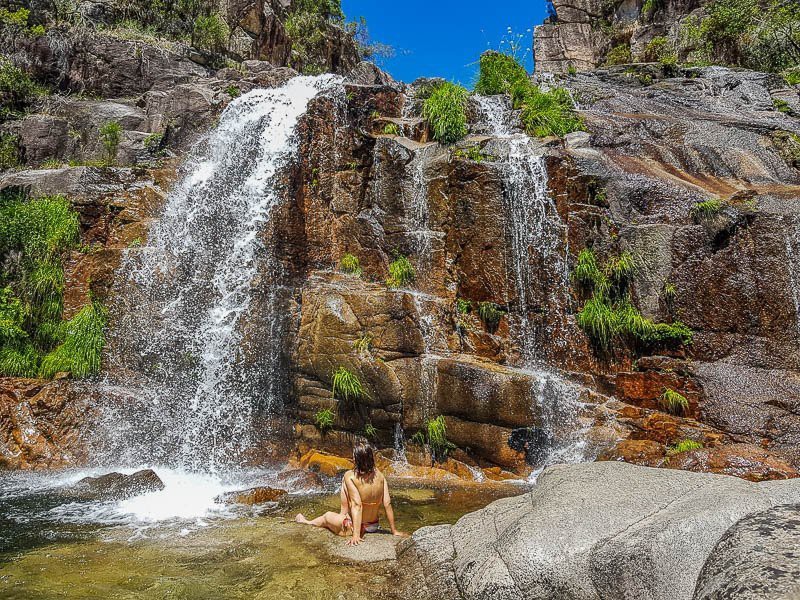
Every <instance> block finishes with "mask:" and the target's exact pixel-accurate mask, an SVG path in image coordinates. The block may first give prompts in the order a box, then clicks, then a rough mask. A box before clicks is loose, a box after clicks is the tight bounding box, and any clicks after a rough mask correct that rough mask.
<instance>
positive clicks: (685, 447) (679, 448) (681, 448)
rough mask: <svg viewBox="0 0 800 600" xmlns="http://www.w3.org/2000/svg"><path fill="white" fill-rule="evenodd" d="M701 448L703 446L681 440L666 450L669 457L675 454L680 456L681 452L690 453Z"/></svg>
mask: <svg viewBox="0 0 800 600" xmlns="http://www.w3.org/2000/svg"><path fill="white" fill-rule="evenodd" d="M702 447H703V444H701V443H700V442H695V441H694V440H681V441H680V442H678V443H677V444H675V445H674V446H670V447H669V448H667V454H668V455H670V456H674V455H676V454H681V453H682V452H691V451H692V450H699V449H700V448H702Z"/></svg>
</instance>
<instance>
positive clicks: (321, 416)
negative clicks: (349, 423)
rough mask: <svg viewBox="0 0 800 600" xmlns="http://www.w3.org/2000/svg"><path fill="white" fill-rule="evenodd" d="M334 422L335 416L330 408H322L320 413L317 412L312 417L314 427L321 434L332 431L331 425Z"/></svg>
mask: <svg viewBox="0 0 800 600" xmlns="http://www.w3.org/2000/svg"><path fill="white" fill-rule="evenodd" d="M335 421H336V415H335V414H334V412H333V411H332V410H331V409H330V408H324V409H322V410H320V411H317V414H315V415H314V425H316V427H317V429H319V430H320V431H321V432H322V433H326V432H328V431H330V430H331V429H333V424H334V422H335Z"/></svg>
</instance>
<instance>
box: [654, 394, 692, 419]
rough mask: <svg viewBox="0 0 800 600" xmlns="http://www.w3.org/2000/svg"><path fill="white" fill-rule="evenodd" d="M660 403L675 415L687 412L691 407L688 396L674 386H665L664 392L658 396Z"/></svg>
mask: <svg viewBox="0 0 800 600" xmlns="http://www.w3.org/2000/svg"><path fill="white" fill-rule="evenodd" d="M658 404H659V406H661V408H663V409H664V410H666V411H667V412H669V413H671V414H673V415H682V414H685V413H686V411H687V410H688V408H689V401H688V400H687V399H686V396H684V395H683V394H680V393H679V392H676V391H675V390H673V389H672V388H664V392H663V393H662V394H661V396H659V398H658Z"/></svg>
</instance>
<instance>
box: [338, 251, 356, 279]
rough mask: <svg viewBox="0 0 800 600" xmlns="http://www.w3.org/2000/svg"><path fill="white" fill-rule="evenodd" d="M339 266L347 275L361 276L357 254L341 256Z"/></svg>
mask: <svg viewBox="0 0 800 600" xmlns="http://www.w3.org/2000/svg"><path fill="white" fill-rule="evenodd" d="M339 268H340V269H341V270H342V272H344V273H347V274H348V275H353V276H354V277H361V273H362V271H361V262H360V261H359V260H358V257H357V256H353V255H352V254H345V255H344V256H343V257H342V260H340V261H339Z"/></svg>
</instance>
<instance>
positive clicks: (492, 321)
mask: <svg viewBox="0 0 800 600" xmlns="http://www.w3.org/2000/svg"><path fill="white" fill-rule="evenodd" d="M505 314H506V311H505V310H503V309H502V308H500V306H499V305H497V304H495V303H494V302H479V303H478V316H479V317H480V318H481V321H483V324H484V325H485V326H486V329H487V330H488V331H489V333H494V332H495V331H497V327H498V326H499V325H500V321H501V320H502V318H503V316H504V315H505Z"/></svg>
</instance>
